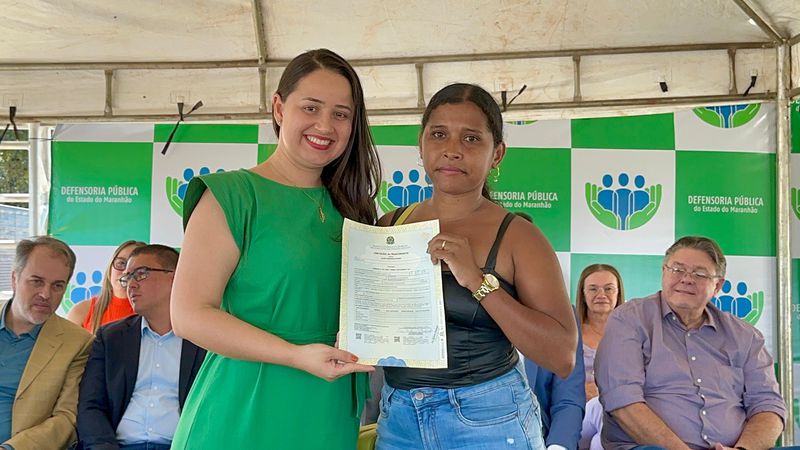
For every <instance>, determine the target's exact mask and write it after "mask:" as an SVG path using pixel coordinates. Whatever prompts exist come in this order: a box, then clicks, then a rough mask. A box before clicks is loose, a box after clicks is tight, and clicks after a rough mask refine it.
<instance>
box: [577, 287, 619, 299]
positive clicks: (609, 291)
mask: <svg viewBox="0 0 800 450" xmlns="http://www.w3.org/2000/svg"><path fill="white" fill-rule="evenodd" d="M601 291H602V292H604V293H605V294H606V295H614V294H616V293H617V287H616V286H613V285H611V286H604V287H597V286H589V287H587V288H585V289H584V290H583V292H585V293H586V294H587V295H590V296H592V297H594V296H596V295H598V294H599V293H600V292H601Z"/></svg>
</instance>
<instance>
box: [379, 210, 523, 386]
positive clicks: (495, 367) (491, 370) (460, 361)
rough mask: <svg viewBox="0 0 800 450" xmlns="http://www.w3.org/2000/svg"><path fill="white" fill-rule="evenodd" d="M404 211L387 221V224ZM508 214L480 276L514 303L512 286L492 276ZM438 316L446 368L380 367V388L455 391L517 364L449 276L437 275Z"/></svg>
mask: <svg viewBox="0 0 800 450" xmlns="http://www.w3.org/2000/svg"><path fill="white" fill-rule="evenodd" d="M404 210H405V208H402V209H400V210H398V211H397V212H396V213H395V215H394V217H392V222H391V224H392V225H395V221H396V220H397V219H398V218H399V217H400V216H401V215H402V213H403V212H404ZM513 218H514V214H512V213H508V214H507V215H506V216H505V217H504V218H503V222H502V223H501V224H500V228H499V229H498V230H497V237H496V238H495V240H494V244H492V249H491V250H490V251H489V256H487V258H486V264H485V265H484V267H483V269H482V271H483V272H484V273H491V274H493V275H494V276H496V277H497V279H498V281H500V288H501V289H503V290H505V291H506V292H507V293H508V294H509V295H510V296H512V297H514V298H516V296H517V290H516V289H515V288H514V285H512V284H511V283H509V282H507V281H506V280H504V279H503V278H502V277H501V276H500V275H498V274H497V272H496V271H495V268H494V266H495V263H496V261H497V251H498V249H499V248H500V242H502V240H503V235H504V234H505V232H506V229H507V228H508V224H509V223H510V222H511V220H512V219H513ZM442 288H443V291H444V292H443V293H444V316H445V321H446V329H447V369H412V368H402V367H384V373H385V376H386V383H388V384H389V386H391V387H393V388H396V389H404V390H408V389H414V388H419V387H423V386H430V387H438V388H457V387H464V386H471V385H474V384H478V383H481V382H484V381H487V380H490V379H492V378H495V377H497V376H499V375H502V374H504V373H506V372H508V371H509V370H511V369H513V368H514V366H515V365H516V364H517V362H518V360H519V355H518V354H517V351H516V349H515V348H514V346H513V345H512V344H511V341H509V340H508V338H507V337H506V335H505V333H503V330H501V329H500V326H499V325H497V323H496V322H495V321H494V319H492V317H491V316H490V315H489V313H487V312H486V310H485V309H484V308H483V306H481V304H480V303H478V302H477V301H476V300H475V299H474V298H473V297H472V292H470V291H469V289H467V288H464V287H462V286H461V285H459V284H458V281H456V278H455V277H454V276H453V274H452V273H451V272H450V271H443V272H442Z"/></svg>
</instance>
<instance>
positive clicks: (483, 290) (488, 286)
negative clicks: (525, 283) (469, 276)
mask: <svg viewBox="0 0 800 450" xmlns="http://www.w3.org/2000/svg"><path fill="white" fill-rule="evenodd" d="M498 289H500V282H499V281H497V277H496V276H494V275H492V274H490V273H485V274H483V281H482V282H481V287H479V288H478V290H477V291H475V292H473V293H472V296H473V297H475V300H477V301H478V302H479V303H480V301H481V300H483V297H486V296H487V295H489V294H491V293H492V292H494V291H496V290H498Z"/></svg>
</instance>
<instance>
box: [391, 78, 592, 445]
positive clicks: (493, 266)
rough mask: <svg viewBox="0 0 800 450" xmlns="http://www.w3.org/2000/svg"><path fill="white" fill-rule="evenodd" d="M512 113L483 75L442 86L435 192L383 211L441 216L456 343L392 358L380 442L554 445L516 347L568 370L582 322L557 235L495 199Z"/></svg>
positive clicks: (432, 113)
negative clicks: (408, 362)
mask: <svg viewBox="0 0 800 450" xmlns="http://www.w3.org/2000/svg"><path fill="white" fill-rule="evenodd" d="M502 124H503V122H502V116H501V114H500V110H499V108H498V106H497V103H496V102H495V101H494V99H493V98H492V97H491V95H490V94H489V93H487V92H486V91H485V90H483V89H482V88H480V87H478V86H475V85H470V84H453V85H450V86H447V87H445V88H444V89H442V90H440V91H439V92H438V93H436V95H434V96H433V98H432V99H431V101H430V103H429V104H428V107H427V109H426V110H425V113H424V115H423V117H422V130H421V133H420V139H419V142H420V158H421V159H422V161H423V164H424V167H425V171H426V172H427V174H428V176H429V177H430V178H431V180H432V181H433V186H434V188H433V197H432V198H431V199H430V200H426V201H424V202H421V203H418V204H413V205H411V206H410V207H408V208H407V209H405V208H404V209H401V210H397V211H393V212H390V213H389V214H387V215H386V216H384V217H382V218H381V219H380V220H379V222H378V223H379V225H384V226H386V225H393V224H399V223H410V222H419V221H424V220H431V219H438V220H439V226H440V229H441V233H439V234H438V235H436V236H435V237H434V238H433V239H431V241H430V242H429V243H428V253H429V254H430V255H431V261H432V262H433V263H434V264H435V263H438V262H441V263H442V264H443V274H442V281H443V289H444V300H445V319H446V322H447V347H448V348H447V352H448V368H447V369H411V368H400V367H386V368H385V369H384V370H385V377H386V383H385V385H384V387H383V390H382V393H381V405H380V410H381V412H380V417H379V420H378V441H377V449H378V450H395V449H398V450H399V449H403V450H406V449H413V448H420V449H448V448H469V449H494V448H498V449H499V448H511V447H513V448H536V449H539V448H544V443H543V440H542V436H541V419H540V415H539V407H538V404H537V402H536V399H535V398H534V397H533V394H532V393H531V390H530V388H529V387H528V386H527V382H526V379H525V376H524V373H523V372H522V369H521V363H520V361H519V357H518V354H517V351H516V349H519V350H520V351H521V352H522V353H523V354H524V355H525V356H526V357H527V358H529V359H531V360H533V361H534V362H536V364H538V365H540V366H542V367H544V368H546V369H548V370H550V371H552V372H554V373H556V374H558V375H560V376H561V377H566V376H567V375H568V374H569V373H570V372H571V371H572V367H573V365H574V363H575V348H576V345H577V329H576V325H575V319H574V317H573V315H572V310H571V308H570V303H569V298H568V296H567V292H566V289H565V287H564V283H563V281H562V276H561V271H560V268H559V265H558V260H557V259H556V256H555V253H554V251H553V249H552V247H551V246H550V244H549V243H548V242H547V239H546V238H545V237H544V235H543V234H542V233H541V231H539V229H538V228H537V227H536V226H535V225H533V224H532V223H529V222H527V221H524V220H519V219H517V220H513V219H514V217H515V216H514V215H513V214H511V213H509V212H508V211H506V210H505V209H504V208H502V207H501V206H499V205H497V204H495V203H494V202H492V201H491V200H490V198H489V193H488V189H487V187H486V179H487V176H489V173H490V171H491V170H493V169H496V168H497V167H498V165H499V164H500V162H501V160H502V159H503V156H504V155H505V150H506V148H505V144H504V143H503V130H502V126H503V125H502ZM518 445H522V447H519V446H518Z"/></svg>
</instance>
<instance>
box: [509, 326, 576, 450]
mask: <svg viewBox="0 0 800 450" xmlns="http://www.w3.org/2000/svg"><path fill="white" fill-rule="evenodd" d="M576 320H577V318H576ZM524 361H525V373H526V374H527V375H528V384H529V385H530V386H531V390H533V393H534V394H536V398H537V399H538V400H539V406H540V407H541V408H542V409H541V411H542V435H543V436H544V443H545V445H547V450H577V448H578V441H579V439H580V437H581V424H582V423H583V411H584V406H585V405H586V391H585V389H584V378H585V375H584V372H585V370H584V366H583V340H582V339H581V327H580V326H579V327H578V348H577V349H576V351H575V368H574V369H572V372H571V373H570V374H569V376H568V377H567V378H565V379H562V378H559V377H558V376H557V375H556V374H554V373H553V372H550V371H549V370H547V369H544V368H542V367H540V366H538V365H537V364H536V363H535V362H533V361H531V360H529V359H528V358H524Z"/></svg>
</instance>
